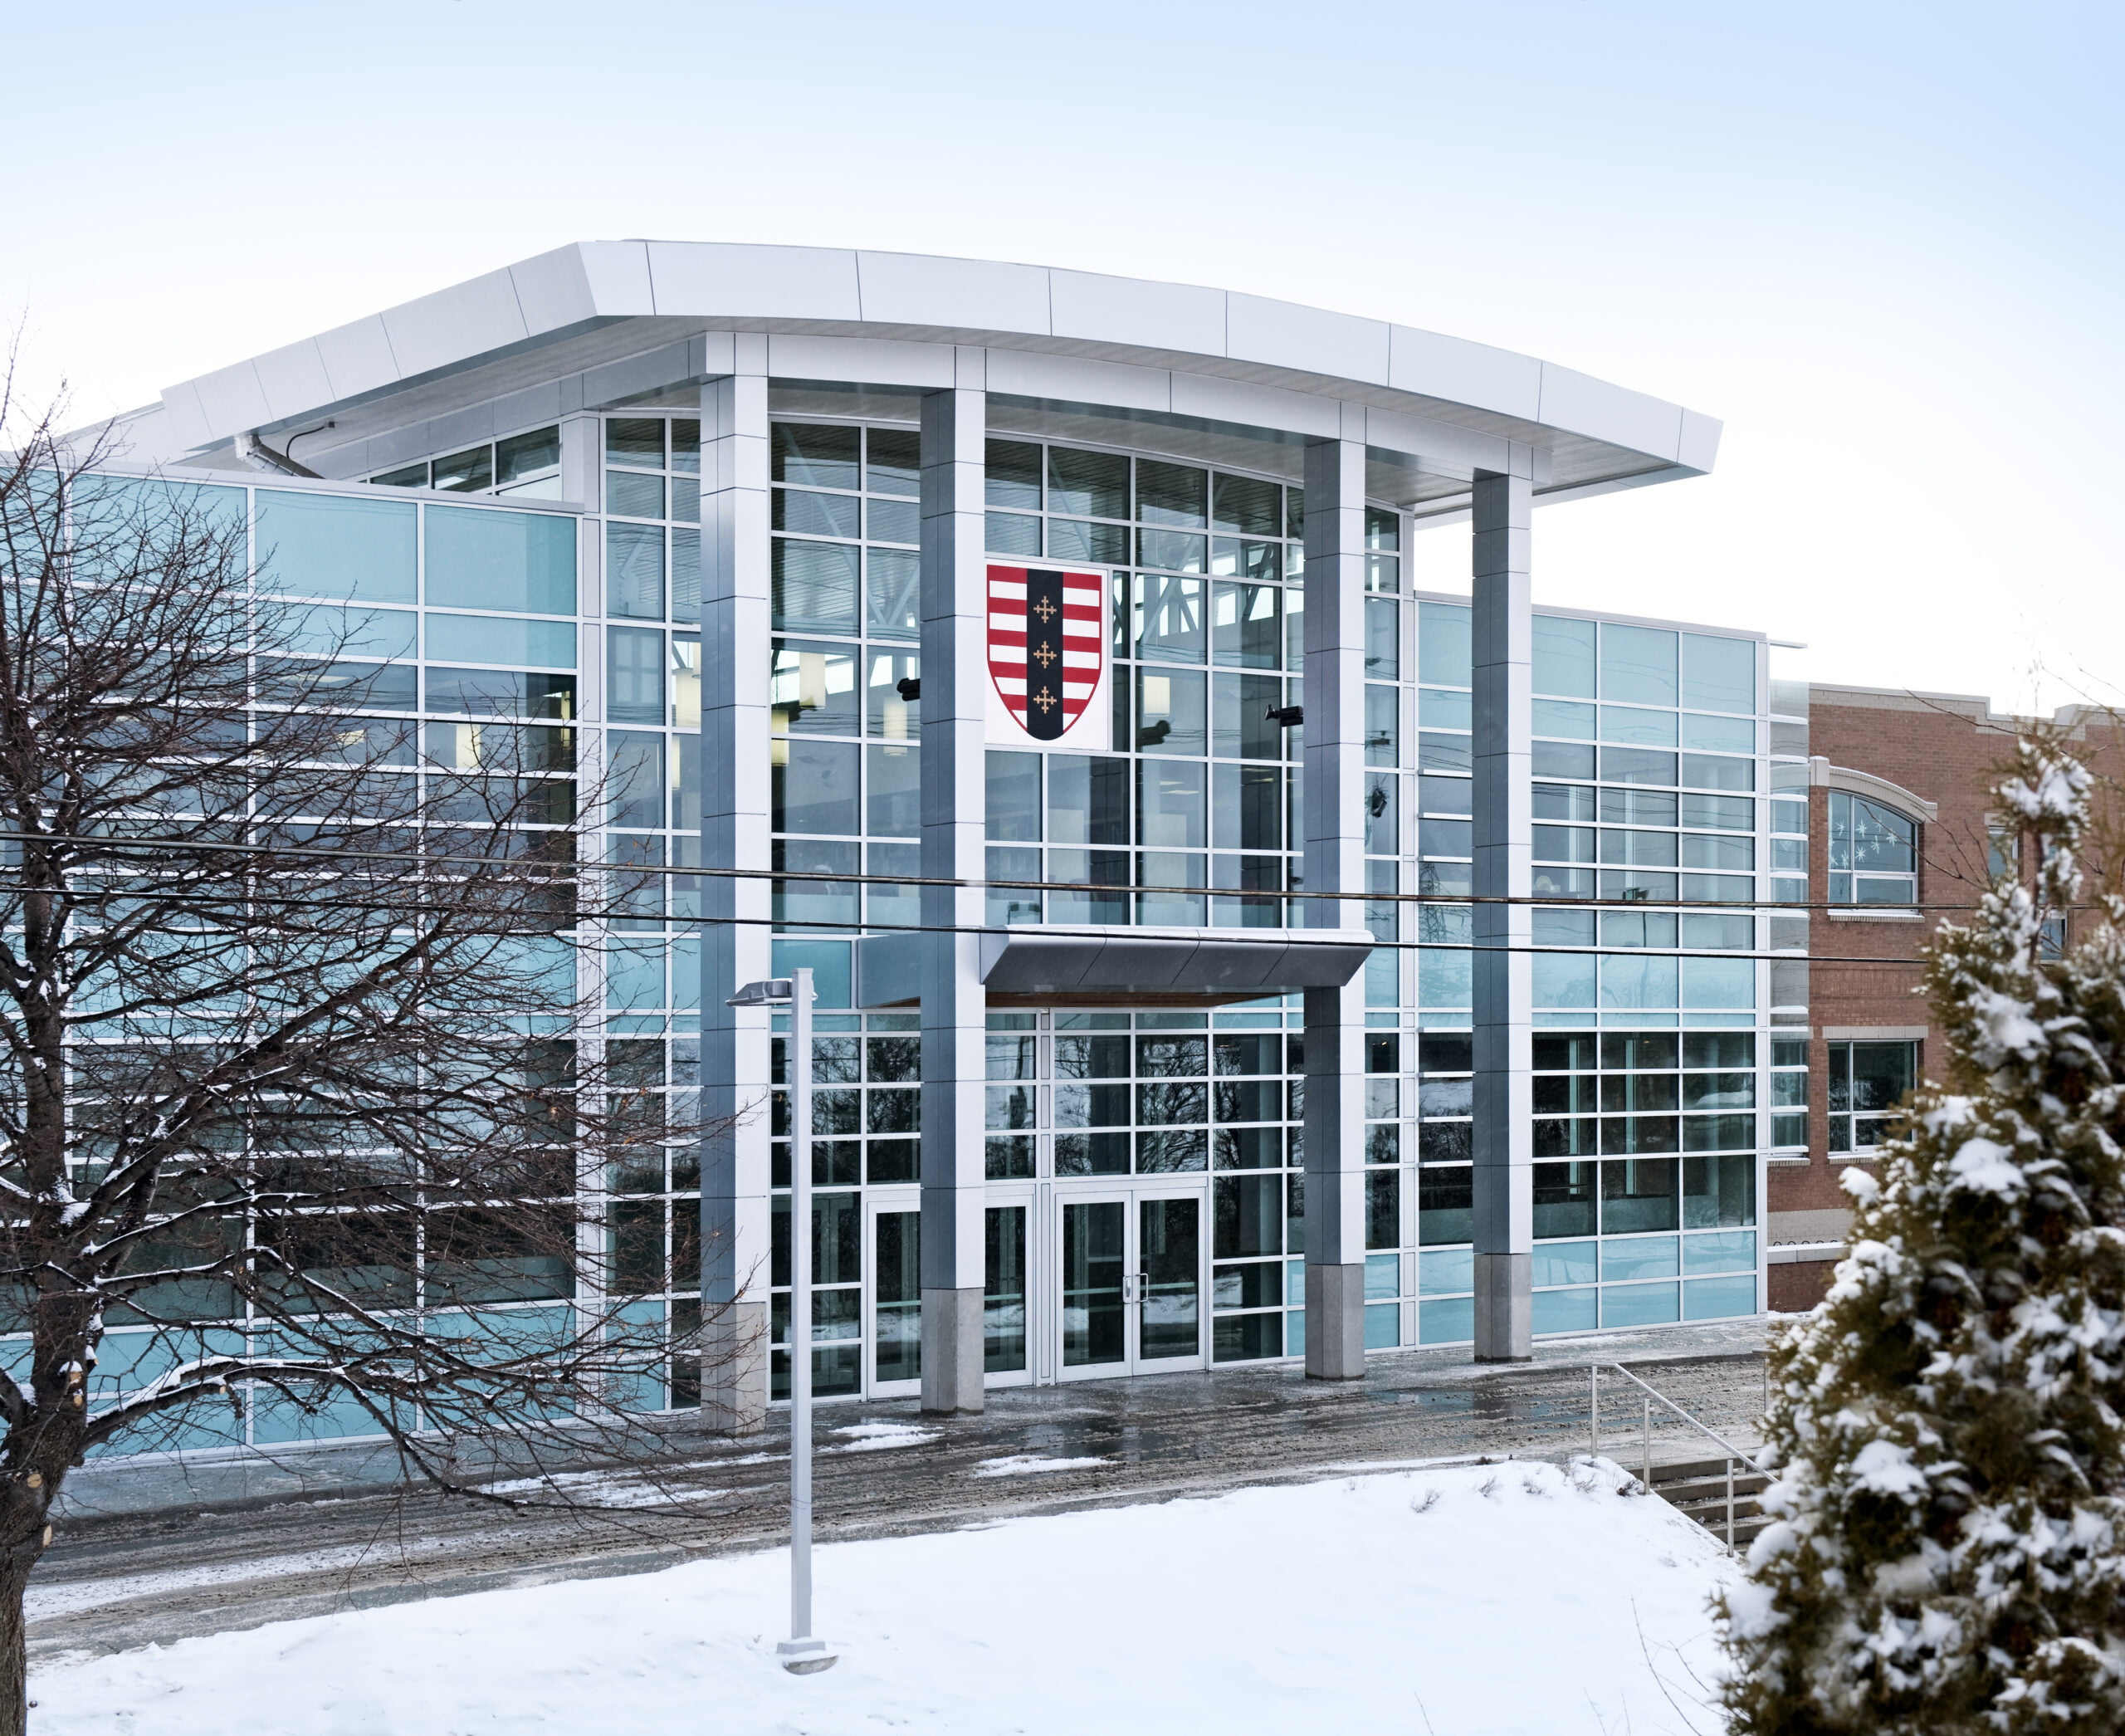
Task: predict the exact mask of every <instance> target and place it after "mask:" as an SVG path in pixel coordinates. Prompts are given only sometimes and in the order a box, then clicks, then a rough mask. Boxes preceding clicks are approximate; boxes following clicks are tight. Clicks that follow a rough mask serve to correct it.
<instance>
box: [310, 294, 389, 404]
mask: <svg viewBox="0 0 2125 1736" xmlns="http://www.w3.org/2000/svg"><path fill="white" fill-rule="evenodd" d="M317 354H318V357H319V359H320V360H321V361H322V362H323V363H324V364H325V378H326V379H330V381H331V382H332V396H333V397H334V398H335V399H343V398H356V397H359V395H360V394H363V393H364V392H374V391H376V390H378V389H379V388H381V387H384V386H388V385H391V384H393V383H394V382H396V381H398V380H401V379H404V378H405V377H406V370H404V369H402V368H400V367H399V365H398V357H397V356H396V355H393V353H392V349H391V334H390V333H389V332H388V331H386V330H384V329H383V315H381V314H371V315H369V317H368V318H367V319H365V320H355V321H354V323H353V324H352V325H340V326H335V327H334V328H333V329H332V330H330V331H326V332H320V333H319V334H318V338H317Z"/></svg>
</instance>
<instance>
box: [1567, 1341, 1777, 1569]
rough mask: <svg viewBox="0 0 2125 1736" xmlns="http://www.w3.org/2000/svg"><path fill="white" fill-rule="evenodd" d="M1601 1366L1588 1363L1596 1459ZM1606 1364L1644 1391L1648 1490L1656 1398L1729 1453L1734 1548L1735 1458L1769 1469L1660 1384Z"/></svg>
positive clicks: (1644, 1479)
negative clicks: (1670, 1396) (1670, 1395)
mask: <svg viewBox="0 0 2125 1736" xmlns="http://www.w3.org/2000/svg"><path fill="white" fill-rule="evenodd" d="M1602 1366H1603V1365H1602V1364H1600V1363H1599V1362H1591V1363H1589V1364H1588V1365H1587V1369H1586V1381H1587V1399H1588V1402H1587V1418H1588V1425H1589V1430H1590V1435H1591V1437H1592V1445H1593V1449H1594V1456H1595V1458H1597V1459H1598V1458H1600V1455H1601V1368H1602ZM1607 1366H1608V1367H1609V1368H1610V1369H1611V1370H1612V1371H1613V1372H1615V1373H1617V1374H1619V1375H1621V1376H1622V1377H1624V1379H1625V1380H1627V1381H1629V1382H1630V1383H1631V1385H1632V1386H1636V1387H1638V1388H1639V1390H1640V1391H1642V1392H1644V1394H1645V1399H1644V1406H1645V1412H1644V1448H1643V1452H1644V1457H1643V1460H1642V1462H1641V1469H1642V1474H1641V1476H1640V1478H1639V1480H1640V1481H1641V1482H1642V1483H1644V1484H1645V1487H1646V1489H1647V1490H1648V1491H1649V1492H1650V1491H1651V1489H1652V1488H1653V1401H1654V1399H1656V1398H1657V1399H1658V1400H1659V1401H1660V1402H1661V1403H1662V1404H1663V1405H1665V1406H1667V1407H1668V1409H1669V1410H1670V1411H1673V1412H1674V1413H1675V1415H1676V1416H1679V1417H1680V1418H1681V1419H1682V1420H1683V1421H1684V1422H1686V1423H1688V1425H1690V1426H1691V1427H1692V1428H1693V1429H1695V1430H1697V1431H1698V1434H1700V1435H1703V1436H1704V1437H1705V1439H1706V1440H1709V1441H1711V1442H1712V1444H1713V1445H1716V1446H1717V1447H1718V1448H1719V1450H1721V1451H1722V1453H1724V1454H1725V1455H1726V1457H1727V1548H1730V1549H1731V1548H1732V1547H1733V1545H1734V1461H1735V1460H1737V1459H1738V1460H1741V1461H1742V1464H1744V1465H1747V1466H1748V1468H1749V1469H1751V1470H1752V1471H1754V1472H1756V1474H1758V1475H1759V1476H1763V1475H1767V1474H1768V1473H1767V1472H1766V1471H1765V1469H1764V1468H1763V1467H1762V1466H1761V1465H1759V1464H1758V1463H1757V1462H1756V1458H1755V1455H1752V1454H1749V1453H1745V1452H1743V1451H1742V1450H1741V1448H1739V1447H1737V1446H1736V1445H1734V1443H1733V1442H1732V1441H1731V1440H1727V1438H1726V1437H1725V1436H1724V1435H1721V1434H1719V1433H1718V1432H1717V1430H1713V1429H1712V1428H1709V1427H1707V1425H1705V1424H1703V1423H1702V1422H1699V1421H1698V1419H1697V1418H1695V1417H1694V1416H1691V1415H1690V1413H1689V1412H1688V1411H1685V1410H1684V1409H1683V1407H1682V1406H1680V1405H1678V1404H1677V1403H1676V1402H1675V1401H1674V1400H1673V1399H1672V1398H1669V1397H1668V1395H1667V1394H1666V1393H1664V1392H1663V1391H1660V1390H1659V1389H1658V1387H1655V1386H1649V1385H1648V1384H1647V1383H1646V1382H1645V1381H1642V1380H1640V1379H1639V1377H1637V1376H1636V1375H1634V1374H1633V1373H1632V1372H1630V1370H1629V1369H1628V1368H1626V1367H1624V1365H1623V1364H1622V1363H1620V1362H1610V1363H1609V1364H1608V1365H1607Z"/></svg>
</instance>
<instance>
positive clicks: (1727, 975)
mask: <svg viewBox="0 0 2125 1736" xmlns="http://www.w3.org/2000/svg"><path fill="white" fill-rule="evenodd" d="M1647 1004H1648V1005H1653V1004H1654V1003H1650V1002H1649V1003H1647ZM1683 1005H1685V1006H1698V1007H1752V1006H1754V1005H1756V961H1754V960H1753V959H1746V958H1686V959H1684V960H1683Z"/></svg>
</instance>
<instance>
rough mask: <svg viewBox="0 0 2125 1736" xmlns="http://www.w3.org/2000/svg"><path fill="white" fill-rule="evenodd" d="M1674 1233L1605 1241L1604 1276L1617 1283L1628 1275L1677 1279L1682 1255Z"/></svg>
mask: <svg viewBox="0 0 2125 1736" xmlns="http://www.w3.org/2000/svg"><path fill="white" fill-rule="evenodd" d="M1676 1240H1677V1239H1676V1238H1675V1237H1673V1236H1672V1235H1646V1236H1634V1237H1632V1238H1631V1239H1630V1240H1628V1241H1609V1242H1604V1243H1602V1244H1601V1276H1602V1277H1603V1278H1604V1279H1606V1280H1607V1281H1608V1282H1610V1283H1611V1284H1613V1283H1615V1281H1616V1280H1617V1279H1624V1278H1673V1276H1674V1275H1675V1274H1676V1273H1677V1272H1678V1270H1679V1269H1680V1267H1679V1266H1678V1260H1679V1259H1680V1258H1681V1256H1680V1255H1679V1254H1678V1253H1677V1251H1676Z"/></svg>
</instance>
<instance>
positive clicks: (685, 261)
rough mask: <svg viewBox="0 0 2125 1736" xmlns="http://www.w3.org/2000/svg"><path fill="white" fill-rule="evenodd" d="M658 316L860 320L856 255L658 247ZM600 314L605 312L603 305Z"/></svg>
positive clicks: (687, 244)
mask: <svg viewBox="0 0 2125 1736" xmlns="http://www.w3.org/2000/svg"><path fill="white" fill-rule="evenodd" d="M647 256H648V261H649V279H650V286H651V290H652V294H653V296H654V297H655V301H656V308H655V311H657V313H660V314H663V315H667V316H668V315H684V316H688V317H697V318H701V319H729V318H731V317H733V316H735V317H737V318H740V319H749V318H750V319H777V320H857V319H861V318H862V308H861V306H859V305H858V302H857V293H856V255H855V254H854V253H852V252H850V251H849V250H848V249H847V248H845V247H743V246H739V245H736V244H735V243H732V242H696V241H652V242H650V243H649V244H648V248H647ZM599 311H600V312H603V311H604V310H603V307H602V306H601V308H600V309H599Z"/></svg>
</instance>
